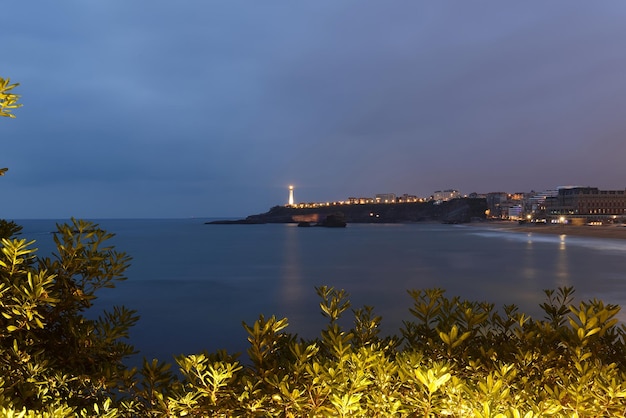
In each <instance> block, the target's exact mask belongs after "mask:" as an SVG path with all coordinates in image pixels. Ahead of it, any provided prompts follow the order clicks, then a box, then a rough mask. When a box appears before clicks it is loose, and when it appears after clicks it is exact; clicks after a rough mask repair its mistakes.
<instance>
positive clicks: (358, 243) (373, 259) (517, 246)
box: [16, 219, 626, 365]
mask: <svg viewBox="0 0 626 418" xmlns="http://www.w3.org/2000/svg"><path fill="white" fill-rule="evenodd" d="M210 220H211V219H101V220H92V221H93V222H95V223H96V224H98V225H99V226H100V227H102V228H104V229H106V230H107V231H109V232H112V233H114V234H115V236H114V238H113V239H112V240H111V243H112V244H114V245H115V247H116V249H117V250H118V251H124V252H126V253H127V254H129V255H130V256H131V257H132V262H131V266H130V268H129V269H128V270H127V274H126V276H127V280H125V281H123V282H119V283H118V284H117V286H116V287H115V288H114V289H102V290H101V291H100V292H99V293H98V294H97V296H98V299H97V301H96V304H95V306H94V307H93V308H92V309H91V311H90V312H89V314H88V315H90V316H92V317H97V316H99V315H101V314H102V311H104V310H107V309H111V308H112V307H113V306H119V305H124V306H126V307H127V308H130V309H134V310H136V311H137V312H138V314H139V315H140V317H141V319H140V320H139V322H138V323H137V324H136V325H135V326H134V327H133V329H132V330H131V334H130V340H129V342H130V343H131V344H133V345H134V346H135V348H136V349H137V350H138V354H137V355H136V356H134V357H132V358H131V359H129V363H130V364H131V365H138V364H140V363H141V360H142V359H143V358H146V359H148V360H151V359H153V358H157V359H159V360H160V361H166V362H170V363H173V362H174V356H176V355H180V354H194V353H199V352H202V351H204V350H207V351H209V352H214V351H216V350H220V349H224V350H226V351H228V352H229V353H233V354H234V353H242V358H243V359H245V357H246V355H245V353H246V350H247V348H248V346H249V344H248V342H247V334H246V332H245V330H244V328H243V326H242V323H244V322H245V323H247V324H252V323H254V321H256V320H257V319H258V318H259V316H260V315H264V316H265V317H266V318H267V317H270V316H272V315H274V316H276V317H277V318H279V319H280V318H287V319H288V322H289V326H288V328H287V329H286V331H288V332H291V333H293V334H297V335H298V336H299V337H301V338H304V339H310V338H315V337H317V336H319V334H320V331H321V329H322V328H323V327H324V326H325V325H326V319H325V318H324V317H323V316H322V314H321V311H320V307H319V302H320V299H319V297H318V295H317V293H316V287H319V286H324V285H325V286H329V287H334V288H335V289H338V290H340V289H343V290H345V291H346V292H347V293H348V294H349V297H350V302H351V308H352V309H357V308H360V307H363V306H372V307H373V308H374V313H375V314H376V315H379V316H381V317H382V322H381V329H382V333H383V334H385V335H393V334H395V335H400V328H401V327H402V324H403V321H404V320H410V319H411V314H410V312H409V309H410V308H411V307H412V299H411V298H410V297H409V294H408V293H407V290H410V289H428V288H442V289H445V291H446V295H447V296H449V297H453V296H459V297H461V298H462V299H466V300H471V301H487V302H490V303H494V304H495V305H496V307H498V308H501V307H503V306H504V305H510V304H515V305H517V306H518V307H519V309H520V311H522V312H525V313H527V314H530V315H531V316H532V317H534V318H538V319H539V318H542V317H543V312H542V311H541V309H540V308H539V305H540V304H541V303H543V302H544V301H545V300H546V296H545V293H544V290H546V289H557V288H559V287H564V286H573V287H574V288H575V289H576V292H575V297H576V301H577V302H579V301H583V300H584V301H586V300H590V299H601V300H603V301H604V302H605V303H611V304H617V305H620V306H626V240H614V239H598V238H583V237H572V236H566V235H543V234H537V233H521V232H511V231H506V230H498V229H492V228H490V227H489V226H488V225H484V226H483V225H478V226H474V225H443V224H422V223H409V224H349V225H348V226H347V227H346V228H336V229H334V228H299V227H297V225H295V224H264V225H208V224H206V222H207V221H210ZM16 222H17V223H18V224H20V225H22V226H23V230H22V235H21V237H22V238H27V239H29V240H30V239H34V240H36V244H35V247H37V248H38V254H39V255H41V256H49V255H52V254H54V252H55V249H54V245H53V240H52V232H53V231H55V230H56V224H57V223H65V222H68V220H54V219H49V220H32V219H29V220H16ZM350 315H351V311H348V312H346V314H345V316H346V318H344V320H345V321H347V322H346V326H350V322H349V321H350ZM619 318H620V320H621V321H622V322H626V311H625V312H621V313H620V317H619Z"/></svg>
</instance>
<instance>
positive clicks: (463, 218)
mask: <svg viewBox="0 0 626 418" xmlns="http://www.w3.org/2000/svg"><path fill="white" fill-rule="evenodd" d="M486 209H487V203H486V201H485V199H469V198H461V199H453V200H449V201H446V202H440V203H435V202H416V203H394V204H387V203H379V204H364V205H358V204H353V205H331V206H325V207H319V208H294V207H287V206H274V207H273V208H271V209H270V210H269V211H268V212H266V213H261V214H258V215H250V216H248V217H247V218H245V219H240V220H234V221H217V222H209V223H213V224H216V223H221V224H260V223H293V222H295V223H299V222H309V223H320V222H323V221H324V220H326V219H327V218H328V216H329V215H338V214H341V215H342V216H343V220H344V221H345V222H347V223H400V222H428V221H430V222H446V223H465V222H470V221H471V220H472V219H485V210H486Z"/></svg>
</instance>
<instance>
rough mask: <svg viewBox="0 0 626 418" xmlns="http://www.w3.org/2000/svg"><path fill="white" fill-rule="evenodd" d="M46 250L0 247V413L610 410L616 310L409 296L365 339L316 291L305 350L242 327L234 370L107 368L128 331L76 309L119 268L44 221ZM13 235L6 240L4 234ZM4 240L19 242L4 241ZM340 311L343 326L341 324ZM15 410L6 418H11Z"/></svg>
mask: <svg viewBox="0 0 626 418" xmlns="http://www.w3.org/2000/svg"><path fill="white" fill-rule="evenodd" d="M57 227H58V232H57V233H56V234H55V235H54V240H55V243H56V247H57V252H56V254H55V255H54V256H53V257H52V258H37V257H36V256H35V250H34V249H33V248H32V245H33V244H32V242H27V241H26V240H24V239H17V238H15V237H14V236H13V237H10V238H6V237H4V238H3V240H2V254H1V255H0V281H1V284H0V313H1V314H2V315H0V344H1V349H0V416H25V417H31V416H32V417H34V416H50V417H53V416H54V417H57V416H60V417H69V416H85V417H86V416H102V417H114V416H115V417H135V416H141V417H174V416H193V417H231V416H246V417H301V416H309V417H325V416H339V417H346V416H350V417H388V416H398V417H422V416H431V417H435V416H436V417H439V416H449V417H494V418H495V417H498V418H505V417H510V418H517V417H520V418H521V417H523V418H534V417H544V416H548V417H599V416H624V415H625V414H626V346H625V343H624V340H625V338H624V337H625V332H626V330H625V328H624V326H623V325H621V324H619V321H618V319H617V314H618V312H619V310H620V309H619V307H618V306H615V305H607V304H604V303H603V302H601V301H599V300H590V301H583V302H577V303H576V302H574V297H573V293H574V291H573V289H572V288H568V287H564V288H560V289H557V290H546V291H545V294H546V301H545V302H544V303H543V304H541V305H540V307H541V308H542V310H543V312H544V313H545V317H544V318H543V319H540V320H537V319H533V318H531V317H529V316H527V315H525V314H523V313H521V312H519V311H518V308H517V307H516V306H513V305H508V306H504V307H502V309H496V308H495V307H494V305H493V304H490V303H487V302H473V301H467V300H463V299H461V298H459V297H450V298H449V297H446V296H445V292H444V291H443V290H442V289H426V290H409V292H408V294H409V296H410V298H411V300H412V306H411V308H410V309H409V313H410V317H409V318H408V319H407V320H406V321H405V322H404V323H403V326H402V328H401V329H400V330H399V333H398V335H395V336H394V335H391V336H383V335H382V334H381V323H382V319H381V318H380V317H379V316H376V315H375V314H374V310H373V308H372V307H369V306H365V307H363V308H359V309H351V305H350V302H349V299H348V294H347V293H346V292H345V291H344V290H337V289H334V288H332V287H326V286H322V287H319V288H317V294H318V296H319V297H320V309H321V312H322V314H323V315H324V316H325V317H326V318H327V319H328V323H327V325H326V326H325V327H324V329H322V330H321V333H320V336H319V338H316V339H312V340H303V339H299V338H298V337H297V336H296V335H294V334H291V333H289V332H287V328H288V323H287V319H278V318H276V317H273V316H272V317H269V318H267V317H264V316H260V317H259V318H258V319H257V320H256V321H255V322H253V323H252V324H247V323H244V324H243V326H244V328H245V330H246V332H247V333H248V342H249V349H248V352H247V360H245V361H240V360H239V356H238V355H236V354H235V355H233V354H229V353H227V352H225V351H217V352H214V353H209V352H202V353H198V354H194V355H187V356H178V357H176V364H177V366H178V371H177V372H174V371H173V370H172V367H171V365H170V364H168V363H164V362H159V361H158V360H157V359H154V360H152V361H148V360H144V363H143V366H142V367H141V368H140V369H139V370H134V369H128V368H127V367H126V366H125V365H124V363H123V359H124V358H125V357H126V356H128V355H130V354H131V353H133V348H132V347H131V346H130V345H128V344H127V343H126V342H125V340H126V338H127V337H128V331H129V329H130V327H131V326H132V325H133V324H134V323H135V321H136V320H137V316H136V315H135V313H134V312H132V311H128V310H126V309H124V308H115V309H114V310H113V312H109V313H105V314H104V315H103V316H101V317H100V318H99V319H97V320H92V319H88V317H87V316H86V315H85V314H86V312H87V311H88V310H89V308H91V307H92V306H93V302H94V299H95V298H96V296H95V295H96V293H97V291H98V290H99V289H101V288H103V287H112V286H113V285H114V284H115V282H117V281H118V280H122V279H123V278H124V277H123V273H124V270H125V268H126V267H127V265H128V262H129V259H128V257H127V256H126V255H125V254H123V253H117V252H116V251H115V250H114V249H113V248H112V247H110V246H107V245H106V241H107V240H108V239H109V238H110V237H111V235H110V234H107V233H106V232H104V231H102V230H101V229H100V228H99V227H98V226H97V225H94V224H92V223H89V222H81V221H76V220H72V223H70V224H67V225H58V226H57ZM13 230H14V231H15V228H13ZM15 232H19V230H17V231H15ZM347 314H351V315H350V316H352V319H353V325H352V326H351V327H350V328H349V329H348V328H345V327H343V326H342V325H341V324H343V323H345V319H346V318H345V316H346V315H347ZM20 414H21V415H20Z"/></svg>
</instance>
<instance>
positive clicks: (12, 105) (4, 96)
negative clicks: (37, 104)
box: [0, 77, 22, 118]
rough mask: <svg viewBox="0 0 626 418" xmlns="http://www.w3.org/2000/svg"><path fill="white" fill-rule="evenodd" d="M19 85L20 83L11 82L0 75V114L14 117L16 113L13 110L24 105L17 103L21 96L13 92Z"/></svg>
mask: <svg viewBox="0 0 626 418" xmlns="http://www.w3.org/2000/svg"><path fill="white" fill-rule="evenodd" d="M17 86H19V84H18V83H15V84H11V81H10V80H9V79H8V78H7V79H4V78H2V77H0V116H6V117H9V118H14V117H15V115H13V114H12V113H11V111H12V110H13V109H17V108H18V107H21V106H22V105H21V104H18V103H17V101H18V99H19V98H20V96H19V95H17V94H15V93H12V92H11V90H13V89H14V88H15V87H17Z"/></svg>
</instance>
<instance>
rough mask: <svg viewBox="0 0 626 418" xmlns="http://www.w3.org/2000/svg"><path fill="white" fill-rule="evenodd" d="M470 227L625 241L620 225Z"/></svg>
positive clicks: (496, 224)
mask: <svg viewBox="0 0 626 418" xmlns="http://www.w3.org/2000/svg"><path fill="white" fill-rule="evenodd" d="M468 225H470V226H477V227H484V228H492V229H501V230H507V231H511V232H524V233H529V232H532V233H536V234H547V235H566V236H567V235H569V236H576V237H587V238H608V239H626V227H624V226H621V225H580V226H579V225H541V224H519V223H517V222H514V221H485V222H472V223H470V224H468Z"/></svg>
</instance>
